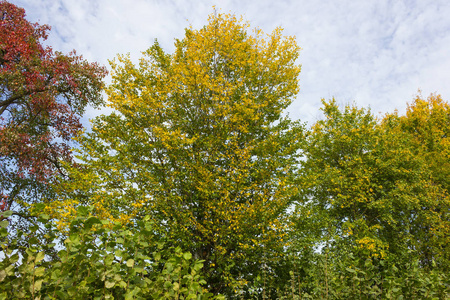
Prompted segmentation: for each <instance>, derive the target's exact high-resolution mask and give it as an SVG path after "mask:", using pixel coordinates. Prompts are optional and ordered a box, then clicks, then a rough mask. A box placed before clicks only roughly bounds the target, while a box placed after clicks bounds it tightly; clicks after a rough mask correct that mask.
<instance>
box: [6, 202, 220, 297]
mask: <svg viewBox="0 0 450 300" xmlns="http://www.w3.org/2000/svg"><path fill="white" fill-rule="evenodd" d="M89 210H90V209H89V208H86V207H80V208H79V209H78V213H77V217H76V218H75V219H74V221H72V222H71V224H70V228H69V231H68V233H67V237H66V238H65V240H64V242H63V244H62V245H61V246H57V245H56V243H49V244H46V245H43V244H42V243H39V242H38V240H37V239H35V238H33V236H32V235H33V233H36V232H37V231H38V230H40V229H42V227H47V228H48V229H51V230H50V232H51V233H50V235H51V236H49V240H54V241H56V240H57V235H56V233H57V232H58V231H57V230H56V229H54V225H53V224H52V223H51V222H50V221H49V219H48V217H47V216H45V215H43V216H41V217H40V218H39V219H38V223H37V224H36V225H35V226H34V227H32V228H30V232H31V234H29V236H27V238H28V240H29V242H28V247H26V248H25V247H21V246H18V243H17V240H16V239H17V237H14V239H11V237H10V235H8V232H7V229H6V227H7V225H8V224H7V222H6V221H3V222H2V223H1V228H0V238H1V241H0V245H1V250H0V251H1V252H0V257H1V262H0V299H221V297H220V296H215V297H213V296H212V294H210V293H207V292H206V290H205V289H204V288H202V285H203V284H204V283H205V281H204V280H203V279H202V277H201V276H200V273H199V272H200V270H201V269H202V267H203V263H202V261H199V260H197V261H194V260H192V255H191V254H190V253H189V252H182V251H181V249H180V248H175V249H174V248H170V247H166V246H165V245H164V243H163V242H161V241H159V240H158V239H157V237H155V235H154V234H153V230H152V224H151V223H150V222H147V220H146V219H144V220H142V221H140V222H138V223H137V224H136V227H135V228H133V229H129V228H124V227H123V226H121V225H113V224H110V223H109V222H108V221H103V220H99V219H98V218H96V217H92V216H89ZM3 215H4V217H7V216H10V215H11V212H4V213H3ZM22 235H23V234H22V233H20V232H19V233H18V234H17V236H18V237H21V236H22ZM55 247H56V249H57V256H56V258H52V259H48V258H49V256H47V255H46V254H45V253H48V251H49V250H51V249H54V248H55Z"/></svg>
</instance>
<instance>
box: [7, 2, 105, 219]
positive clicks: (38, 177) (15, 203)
mask: <svg viewBox="0 0 450 300" xmlns="http://www.w3.org/2000/svg"><path fill="white" fill-rule="evenodd" d="M0 13H1V16H0V202H1V203H2V204H1V208H2V210H14V211H15V212H16V213H20V212H22V213H23V212H24V210H23V208H24V206H26V204H30V202H32V199H34V200H37V199H38V197H40V196H42V194H43V193H47V192H48V188H49V187H48V185H47V183H48V182H49V180H50V179H51V178H52V177H54V176H55V175H57V174H61V173H64V171H63V170H62V168H61V166H60V160H63V161H71V152H70V148H71V145H70V144H69V142H70V141H71V139H72V138H73V137H74V136H76V135H77V134H78V133H79V132H80V130H81V124H80V121H79V118H80V116H81V115H82V114H83V113H84V110H85V108H86V106H88V105H92V106H94V107H95V106H98V105H100V104H102V103H103V99H102V97H101V94H100V92H101V90H102V87H103V82H102V79H103V77H104V76H105V74H106V69H105V68H103V67H99V66H98V65H97V64H96V63H88V62H87V61H85V60H83V59H82V57H81V56H77V55H75V51H74V52H73V53H70V54H69V55H65V54H62V53H60V52H53V50H52V48H51V47H49V46H44V45H43V42H44V41H45V40H46V38H47V34H48V31H49V30H50V27H49V26H48V25H39V24H37V23H30V22H29V21H27V20H26V19H25V11H24V9H22V8H19V7H17V6H15V5H14V4H11V3H9V2H6V1H3V0H2V1H0Z"/></svg>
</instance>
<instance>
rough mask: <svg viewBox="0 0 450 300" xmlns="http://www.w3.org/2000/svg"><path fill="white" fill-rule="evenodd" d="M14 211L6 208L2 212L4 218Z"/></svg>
mask: <svg viewBox="0 0 450 300" xmlns="http://www.w3.org/2000/svg"><path fill="white" fill-rule="evenodd" d="M13 213H14V212H13V211H12V210H5V211H3V212H2V213H1V214H2V215H3V217H4V218H9V217H11V216H12V215H13Z"/></svg>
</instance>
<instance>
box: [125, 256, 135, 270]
mask: <svg viewBox="0 0 450 300" xmlns="http://www.w3.org/2000/svg"><path fill="white" fill-rule="evenodd" d="M133 266H134V259H132V258H130V259H129V260H127V267H129V268H132V267H133Z"/></svg>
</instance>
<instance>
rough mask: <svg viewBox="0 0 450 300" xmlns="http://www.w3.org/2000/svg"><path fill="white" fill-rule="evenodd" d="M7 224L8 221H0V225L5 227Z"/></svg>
mask: <svg viewBox="0 0 450 300" xmlns="http://www.w3.org/2000/svg"><path fill="white" fill-rule="evenodd" d="M8 225H9V222H8V221H6V220H3V221H0V227H2V228H6V227H8Z"/></svg>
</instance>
